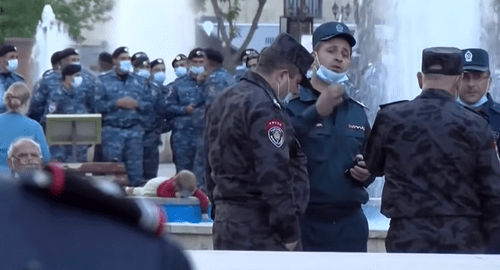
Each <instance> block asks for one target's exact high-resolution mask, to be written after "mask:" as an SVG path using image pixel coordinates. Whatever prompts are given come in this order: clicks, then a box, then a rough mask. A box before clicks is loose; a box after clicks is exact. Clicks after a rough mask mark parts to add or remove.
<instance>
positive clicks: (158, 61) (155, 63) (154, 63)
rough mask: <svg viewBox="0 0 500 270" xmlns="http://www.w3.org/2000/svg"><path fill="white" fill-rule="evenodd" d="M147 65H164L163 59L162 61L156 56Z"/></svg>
mask: <svg viewBox="0 0 500 270" xmlns="http://www.w3.org/2000/svg"><path fill="white" fill-rule="evenodd" d="M184 56H185V55H184ZM186 59H187V57H186ZM149 65H150V66H151V68H154V67H155V66H157V65H165V61H163V59H162V58H158V59H155V60H153V61H151V63H149Z"/></svg>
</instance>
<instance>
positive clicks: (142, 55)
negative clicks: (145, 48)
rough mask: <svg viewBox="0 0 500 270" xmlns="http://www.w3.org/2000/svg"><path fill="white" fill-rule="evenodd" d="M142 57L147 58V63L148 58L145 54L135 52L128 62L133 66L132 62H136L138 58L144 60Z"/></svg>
mask: <svg viewBox="0 0 500 270" xmlns="http://www.w3.org/2000/svg"><path fill="white" fill-rule="evenodd" d="M144 57H145V58H147V59H148V61H149V57H148V55H147V54H146V53H145V52H136V53H134V55H132V57H131V58H130V61H131V62H132V64H133V63H134V61H135V60H137V59H138V58H144Z"/></svg>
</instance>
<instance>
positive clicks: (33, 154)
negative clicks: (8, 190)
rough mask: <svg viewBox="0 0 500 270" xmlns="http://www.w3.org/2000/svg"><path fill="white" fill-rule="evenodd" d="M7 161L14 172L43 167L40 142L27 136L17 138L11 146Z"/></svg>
mask: <svg viewBox="0 0 500 270" xmlns="http://www.w3.org/2000/svg"><path fill="white" fill-rule="evenodd" d="M7 162H8V164H9V167H10V168H11V169H12V174H14V175H15V174H16V173H20V172H23V171H29V170H37V169H41V168H42V148H41V147H40V144H38V143H37V142H35V141H34V140H32V139H30V138H26V137H21V138H18V139H16V140H15V141H14V142H13V143H12V144H11V145H10V147H9V151H8V159H7Z"/></svg>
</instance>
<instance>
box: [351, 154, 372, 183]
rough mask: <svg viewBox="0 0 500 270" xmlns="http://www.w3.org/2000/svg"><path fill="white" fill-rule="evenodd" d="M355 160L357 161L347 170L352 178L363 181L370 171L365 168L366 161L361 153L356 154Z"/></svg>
mask: <svg viewBox="0 0 500 270" xmlns="http://www.w3.org/2000/svg"><path fill="white" fill-rule="evenodd" d="M356 160H357V161H358V162H357V163H356V165H354V167H353V168H351V169H350V170H349V172H350V173H351V176H352V178H354V179H355V180H358V181H360V182H364V181H366V180H367V179H368V178H369V177H370V172H369V171H368V170H367V169H366V163H365V161H364V160H363V155H361V154H358V155H357V156H356Z"/></svg>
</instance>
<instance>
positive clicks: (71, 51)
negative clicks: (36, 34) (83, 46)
mask: <svg viewBox="0 0 500 270" xmlns="http://www.w3.org/2000/svg"><path fill="white" fill-rule="evenodd" d="M70 55H78V51H77V50H76V49H73V48H67V49H64V50H62V51H61V52H59V60H61V59H64V58H66V57H68V56H70Z"/></svg>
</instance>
